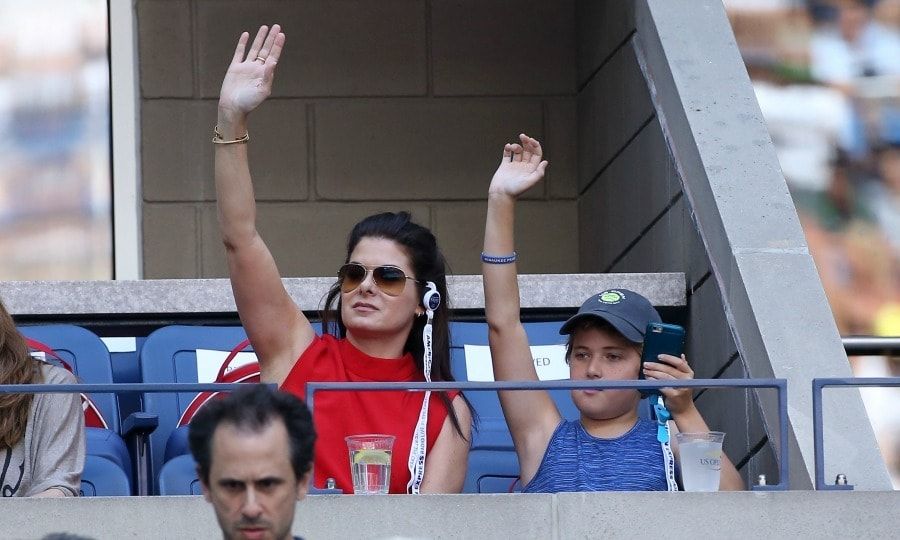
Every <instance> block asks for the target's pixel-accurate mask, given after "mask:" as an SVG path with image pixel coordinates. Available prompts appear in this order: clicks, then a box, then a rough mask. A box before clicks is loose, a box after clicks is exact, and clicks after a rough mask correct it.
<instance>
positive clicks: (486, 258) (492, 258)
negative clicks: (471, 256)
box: [481, 251, 518, 264]
mask: <svg viewBox="0 0 900 540" xmlns="http://www.w3.org/2000/svg"><path fill="white" fill-rule="evenodd" d="M517 258H518V255H517V254H516V252H515V251H513V252H512V255H488V254H487V253H485V252H483V251H482V252H481V260H482V262H486V263H488V264H510V263H514V262H516V259H517Z"/></svg>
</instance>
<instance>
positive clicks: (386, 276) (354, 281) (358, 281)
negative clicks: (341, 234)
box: [338, 263, 419, 296]
mask: <svg viewBox="0 0 900 540" xmlns="http://www.w3.org/2000/svg"><path fill="white" fill-rule="evenodd" d="M370 270H371V272H372V279H374V280H375V285H378V288H379V289H381V290H382V291H383V292H384V294H386V295H388V296H399V295H400V293H402V292H403V289H404V287H406V280H408V279H409V280H412V281H415V282H416V283H419V280H418V279H416V278H414V277H409V276H407V275H406V273H405V272H404V271H403V270H401V269H400V268H397V267H396V266H391V265H388V264H385V265H381V266H376V267H374V268H369V267H368V266H364V265H362V264H359V263H347V264H345V265H344V266H342V267H341V268H340V269H339V270H338V282H339V283H340V284H341V292H342V293H349V292H353V291H355V290H356V289H357V288H358V287H359V286H360V285H362V282H363V281H365V280H366V277H367V276H368V275H369V271H370Z"/></svg>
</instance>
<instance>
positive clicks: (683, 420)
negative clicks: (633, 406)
mask: <svg viewBox="0 0 900 540" xmlns="http://www.w3.org/2000/svg"><path fill="white" fill-rule="evenodd" d="M644 366H645V367H644V376H645V377H646V378H647V379H649V380H666V379H693V378H694V370H693V369H691V366H690V365H688V362H687V358H686V357H685V356H684V355H681V358H679V357H677V356H672V355H669V354H661V355H660V356H659V361H657V362H647V363H646V364H644ZM660 391H661V392H662V394H663V397H664V398H665V403H666V408H667V409H669V412H670V413H672V421H673V422H674V423H675V427H676V428H677V430H676V429H673V430H671V431H672V438H673V441H672V443H673V444H672V450H673V452H675V455H676V457H677V455H678V445H677V444H676V443H675V441H674V438H675V433H676V431H679V432H681V433H703V432H706V431H709V426H707V425H706V421H705V420H704V419H703V416H701V415H700V411H698V410H697V406H696V405H694V392H693V390H692V389H691V388H663V389H662V390H660ZM670 425H671V424H670ZM719 489H721V490H722V491H737V490H742V489H744V481H743V480H742V479H741V475H740V474H738V472H737V469H735V468H734V465H733V464H732V463H731V460H730V459H728V456H727V455H725V452H722V473H721V477H720V479H719Z"/></svg>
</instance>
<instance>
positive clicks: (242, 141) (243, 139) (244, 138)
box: [212, 126, 250, 144]
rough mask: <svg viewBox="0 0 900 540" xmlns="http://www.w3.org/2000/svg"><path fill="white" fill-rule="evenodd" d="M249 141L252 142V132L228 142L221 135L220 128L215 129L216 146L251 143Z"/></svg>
mask: <svg viewBox="0 0 900 540" xmlns="http://www.w3.org/2000/svg"><path fill="white" fill-rule="evenodd" d="M249 140H250V132H249V131H248V132H246V133H244V134H243V135H241V136H240V137H238V138H237V139H234V140H231V141H226V140H225V139H223V138H222V136H221V135H219V126H215V127H213V138H212V142H213V143H214V144H246V143H247V141H249Z"/></svg>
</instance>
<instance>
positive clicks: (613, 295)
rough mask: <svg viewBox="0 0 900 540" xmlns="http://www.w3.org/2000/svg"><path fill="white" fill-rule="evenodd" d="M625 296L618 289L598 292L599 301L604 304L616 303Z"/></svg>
mask: <svg viewBox="0 0 900 540" xmlns="http://www.w3.org/2000/svg"><path fill="white" fill-rule="evenodd" d="M624 298H625V295H623V294H622V293H620V292H619V291H603V292H602V293H600V301H601V302H603V303H604V304H618V303H619V302H621V301H622V300H623V299H624Z"/></svg>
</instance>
